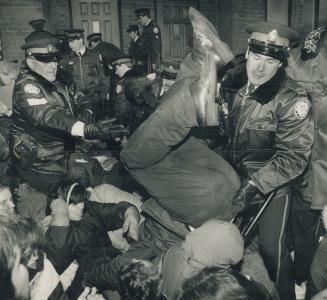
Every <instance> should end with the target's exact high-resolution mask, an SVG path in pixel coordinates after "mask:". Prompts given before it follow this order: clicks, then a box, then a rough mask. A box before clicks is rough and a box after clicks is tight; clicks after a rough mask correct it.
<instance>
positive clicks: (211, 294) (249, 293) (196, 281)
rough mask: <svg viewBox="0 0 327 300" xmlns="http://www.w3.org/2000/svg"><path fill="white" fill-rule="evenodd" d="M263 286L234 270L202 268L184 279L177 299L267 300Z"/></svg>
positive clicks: (267, 296)
mask: <svg viewBox="0 0 327 300" xmlns="http://www.w3.org/2000/svg"><path fill="white" fill-rule="evenodd" d="M267 299H270V298H269V295H268V294H267V292H266V291H265V290H264V289H263V287H261V286H259V285H257V284H256V283H255V282H253V281H251V280H249V279H247V278H246V277H244V276H242V275H240V274H239V273H237V272H236V271H233V270H226V269H220V268H217V267H212V268H204V269H203V270H202V271H200V272H199V273H197V274H195V275H194V276H192V277H190V278H188V279H186V280H185V281H184V284H183V288H182V292H181V296H180V298H179V300H267Z"/></svg>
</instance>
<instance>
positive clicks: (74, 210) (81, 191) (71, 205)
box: [46, 180, 90, 221]
mask: <svg viewBox="0 0 327 300" xmlns="http://www.w3.org/2000/svg"><path fill="white" fill-rule="evenodd" d="M89 197H90V193H89V192H88V191H87V190H86V189H85V187H84V186H83V185H81V184H79V183H77V182H73V181H71V180H65V181H62V182H60V183H58V184H57V185H56V186H54V187H53V188H52V189H51V191H50V194H49V196H48V203H47V208H46V214H47V215H49V214H51V211H50V206H51V202H52V200H55V199H58V198H60V199H63V200H65V201H66V204H67V207H68V213H69V219H70V220H71V221H80V220H81V219H82V217H83V213H84V202H85V201H87V200H88V199H89Z"/></svg>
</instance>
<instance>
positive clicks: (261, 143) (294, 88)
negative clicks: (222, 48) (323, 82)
mask: <svg viewBox="0 0 327 300" xmlns="http://www.w3.org/2000/svg"><path fill="white" fill-rule="evenodd" d="M247 81H248V80H247V75H246V68H245V65H244V64H241V65H238V66H237V67H235V68H234V69H232V70H231V71H230V72H229V74H228V76H226V78H225V80H224V81H223V82H222V85H221V89H220V97H221V100H222V101H225V102H227V106H228V116H227V117H226V116H225V117H226V125H227V126H226V127H227V131H228V135H229V143H228V147H227V157H228V159H229V161H230V162H231V163H232V165H233V166H234V167H235V168H236V169H237V170H238V171H239V174H240V175H241V176H242V177H250V178H251V179H252V180H253V181H254V182H255V184H256V185H257V187H258V188H259V190H260V191H261V192H262V193H264V194H266V193H269V192H270V191H272V190H274V189H277V188H279V187H282V186H283V185H285V184H288V183H289V182H290V181H291V180H292V179H294V178H296V177H297V176H299V175H301V174H302V173H303V171H304V170H305V168H306V166H307V163H308V160H309V156H310V153H311V146H312V143H313V120H312V115H311V104H310V102H309V101H308V98H307V95H306V92H305V91H304V90H303V89H302V88H301V87H300V86H299V85H297V84H296V83H295V82H294V81H293V80H291V79H290V78H288V77H287V75H286V73H285V70H284V69H279V70H278V71H277V73H276V74H275V75H274V76H273V78H271V79H270V80H269V81H268V82H266V83H265V84H263V85H261V86H259V87H258V88H257V89H256V90H255V91H254V92H253V93H252V94H250V95H246V94H245V93H246V88H247Z"/></svg>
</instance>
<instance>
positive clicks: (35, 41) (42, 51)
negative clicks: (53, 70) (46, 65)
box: [21, 30, 61, 62]
mask: <svg viewBox="0 0 327 300" xmlns="http://www.w3.org/2000/svg"><path fill="white" fill-rule="evenodd" d="M58 41H59V40H58V38H57V37H56V36H55V35H53V34H52V33H50V32H48V31H46V30H37V31H33V32H32V33H30V34H29V35H28V36H27V37H26V38H25V44H24V45H23V46H22V47H21V48H22V49H23V50H25V52H26V56H27V57H32V58H34V59H36V60H39V61H42V62H52V61H58V60H59V59H60V58H61V57H60V54H59V52H58V50H57V48H56V46H57V44H58Z"/></svg>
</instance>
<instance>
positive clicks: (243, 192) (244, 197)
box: [233, 180, 260, 210]
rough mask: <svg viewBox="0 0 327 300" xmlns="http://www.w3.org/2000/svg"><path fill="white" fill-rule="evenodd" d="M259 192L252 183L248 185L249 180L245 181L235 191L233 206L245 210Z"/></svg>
mask: <svg viewBox="0 0 327 300" xmlns="http://www.w3.org/2000/svg"><path fill="white" fill-rule="evenodd" d="M259 192H260V191H259V189H258V188H257V187H256V186H255V185H254V184H253V183H250V180H245V181H243V183H242V185H241V187H240V189H239V190H238V191H237V194H236V196H235V197H234V199H233V204H238V205H241V210H245V209H246V208H247V207H248V206H249V205H250V204H251V202H253V201H254V197H255V196H256V195H257V194H258V193H259Z"/></svg>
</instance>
